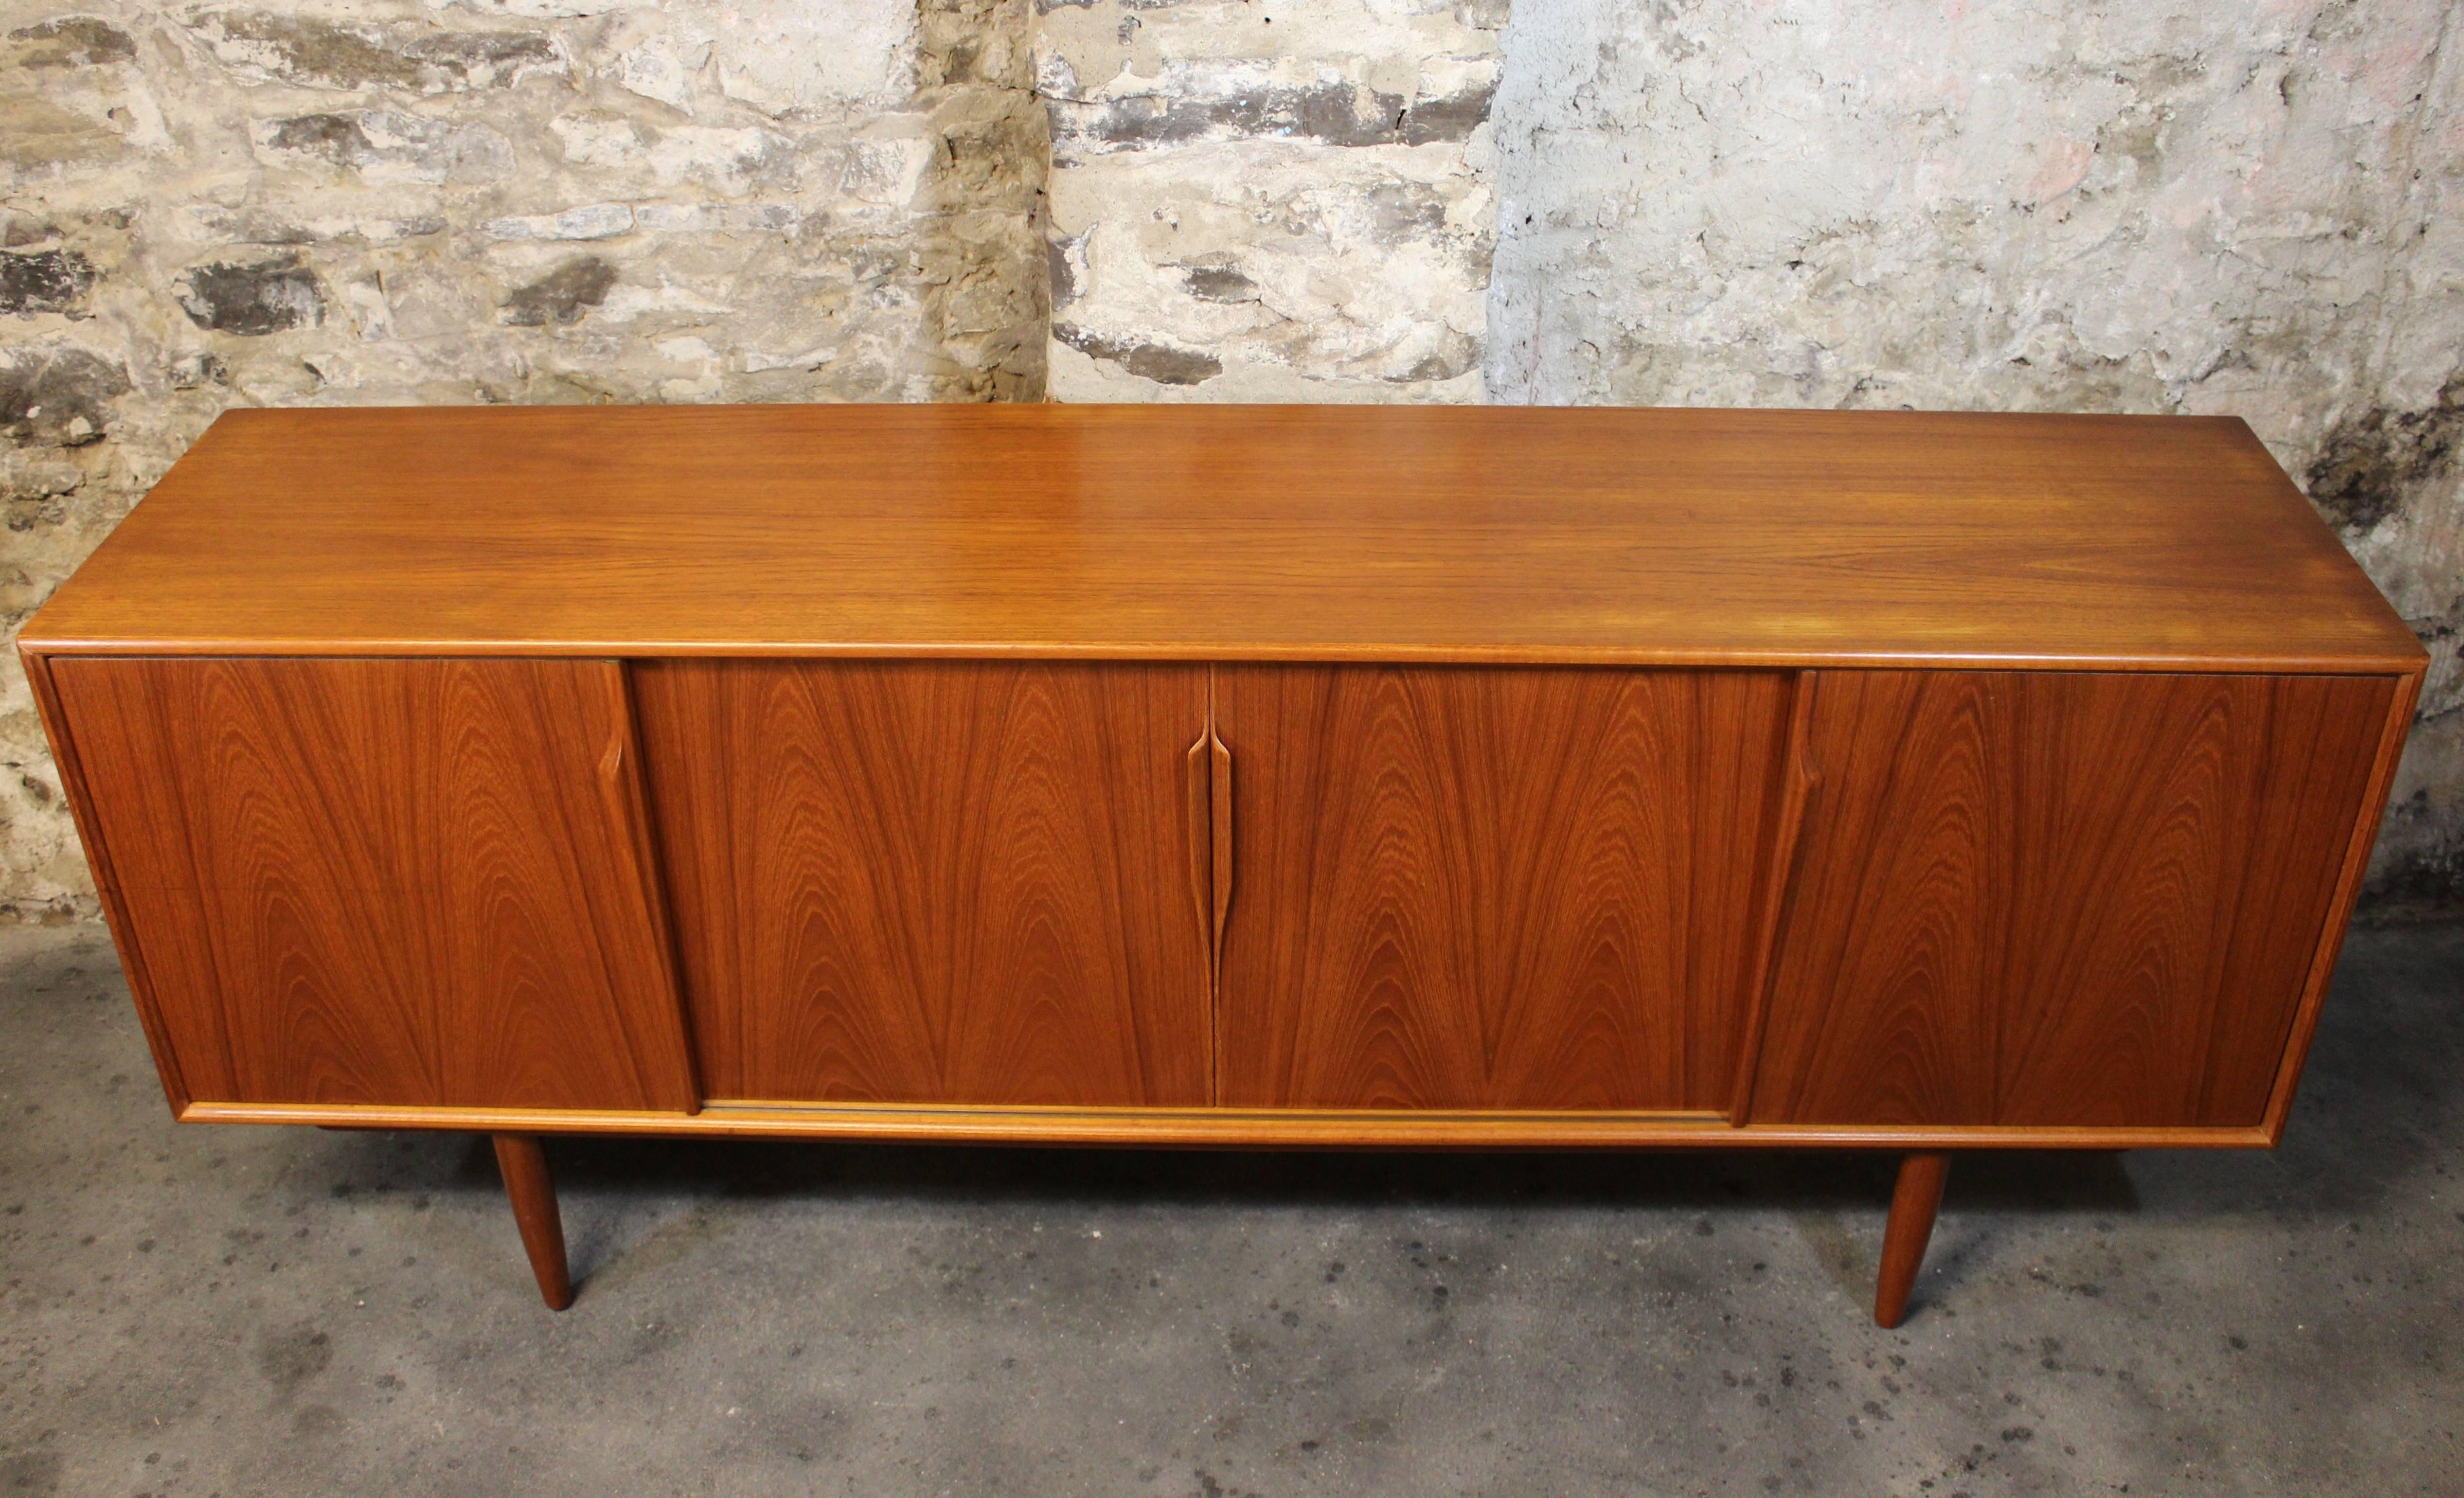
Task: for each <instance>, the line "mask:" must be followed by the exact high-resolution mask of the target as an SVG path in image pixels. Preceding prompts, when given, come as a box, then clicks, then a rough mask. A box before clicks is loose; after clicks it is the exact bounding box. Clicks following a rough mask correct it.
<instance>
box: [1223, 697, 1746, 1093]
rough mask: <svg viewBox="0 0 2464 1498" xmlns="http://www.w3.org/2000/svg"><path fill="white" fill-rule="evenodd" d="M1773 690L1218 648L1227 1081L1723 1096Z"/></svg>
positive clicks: (1740, 997)
mask: <svg viewBox="0 0 2464 1498" xmlns="http://www.w3.org/2000/svg"><path fill="white" fill-rule="evenodd" d="M1792 692H1793V678H1791V677H1789V676H1785V675H1780V674H1776V673H1771V672H1638V671H1592V670H1555V669H1548V670H1544V669H1528V668H1514V669H1495V670H1490V669H1471V668H1427V669H1418V668H1405V669H1396V668H1379V667H1337V668H1315V667H1282V666H1275V667H1234V668H1227V669H1223V670H1221V671H1220V672H1218V676H1217V686H1216V720H1217V730H1218V732H1219V733H1220V734H1221V737H1222V738H1223V739H1224V741H1225V742H1226V743H1227V744H1228V745H1229V746H1230V748H1231V752H1232V802H1233V807H1234V814H1233V817H1232V825H1233V828H1234V834H1233V835H1234V838H1235V843H1236V848H1235V863H1234V868H1235V877H1234V881H1233V893H1232V900H1231V907H1230V920H1229V926H1228V930H1227V933H1226V936H1225V940H1224V951H1223V968H1222V974H1221V984H1220V991H1221V1004H1220V1009H1221V1024H1222V1031H1223V1046H1222V1062H1221V1066H1222V1073H1221V1076H1222V1092H1223V1100H1224V1102H1226V1103H1227V1104H1235V1105H1244V1106H1261V1107H1264V1106H1292V1107H1326V1108H1568V1109H1573V1108H1592V1109H1666V1110H1719V1109H1725V1108H1726V1107H1727V1103H1728V1100H1729V1091H1730V1089H1731V1086H1732V1083H1733V1079H1734V1068H1735V1066H1736V1058H1737V1050H1736V1046H1737V1044H1738V1040H1739V1035H1740V1029H1741V1025H1742V1022H1743V1019H1744V1015H1745V1012H1746V1007H1745V997H1746V996H1745V988H1746V984H1747V981H1748V977H1749V970H1750V969H1751V967H1752V966H1753V956H1754V944H1755V939H1756V931H1755V926H1756V913H1757V912H1758V910H1759V909H1760V902H1758V901H1757V900H1756V899H1755V898H1754V893H1755V890H1756V887H1757V881H1758V866H1759V862H1760V860H1761V859H1763V858H1764V857H1765V856H1766V855H1767V853H1768V851H1769V850H1768V848H1767V847H1766V845H1767V844H1768V843H1770V842H1771V837H1770V835H1769V829H1770V827H1771V824H1772V821H1773V810H1774V806H1775V803H1776V793H1777V786H1778V769H1779V764H1780V755H1781V749H1782V739H1783V737H1784V729H1785V723H1786V719H1787V716H1788V710H1789V703H1790V699H1791V694H1792Z"/></svg>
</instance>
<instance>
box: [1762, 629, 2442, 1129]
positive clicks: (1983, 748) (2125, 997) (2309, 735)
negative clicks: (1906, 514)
mask: <svg viewBox="0 0 2464 1498" xmlns="http://www.w3.org/2000/svg"><path fill="white" fill-rule="evenodd" d="M2395 687H2396V682H2395V680H2394V679H2393V678H2390V677H2346V678H2331V677H2258V676H2242V677H2228V676H2162V675H2145V676H2125V675H2107V674H2081V673H2068V672H2038V673H2015V672H2014V673H2000V672H1964V673H1949V672H1939V673H1937V672H1826V673H1824V675H1823V677H1822V682H1821V690H1820V692H1819V694H1818V695H1817V696H1816V698H1815V713H1814V729H1813V754H1814V758H1815V761H1816V762H1817V763H1818V764H1819V765H1820V766H1821V767H1822V775H1823V784H1822V789H1821V793H1820V795H1819V796H1818V797H1817V798H1816V800H1815V804H1814V809H1813V812H1812V814H1811V816H1810V819H1809V825H1808V827H1807V829H1806V833H1805V842H1806V848H1807V853H1806V865H1805V868H1804V870H1802V872H1801V874H1800V876H1799V880H1798V884H1797V889H1796V895H1795V899H1794V901H1793V906H1792V909H1791V912H1790V914H1789V918H1788V926H1787V930H1786V932H1785V935H1784V936H1783V945H1782V952H1781V957H1780V967H1779V976H1778V979H1777V980H1776V983H1775V987H1774V993H1773V998H1772V1010H1771V1019H1770V1022H1769V1027H1768V1029H1767V1032H1766V1036H1765V1041H1764V1046H1763V1050H1762V1055H1761V1058H1760V1062H1759V1066H1758V1080H1757V1083H1756V1088H1755V1092H1754V1104H1753V1118H1754V1120H1755V1121H1756V1122H1793V1123H1849V1122H1856V1123H1865V1124H1876V1125H1884V1124H1947V1125H1949V1124H2004V1125H2039V1126H2058V1125H2093V1124H2132V1125H2147V1126H2155V1125H2217V1126H2246V1125H2256V1124H2258V1123H2259V1122H2260V1121H2261V1117H2262V1114H2263V1112H2264V1111H2265V1109H2266V1106H2267V1100H2268V1094H2269V1091H2270V1090H2271V1088H2272V1085H2273V1083H2274V1081H2275V1078H2276V1074H2277V1066H2278V1063H2279V1060H2280V1059H2281V1057H2282V1055H2283V1052H2284V1047H2285V1043H2286V1040H2287V1037H2288V1034H2289V1031H2290V1027H2291V1024H2292V1022H2293V1019H2294V1015H2295V1010H2296V1006H2297V1004H2298V1002H2299V997H2300V994H2301V992H2302V989H2303V985H2304V981H2305V980H2306V979H2307V977H2308V974H2309V968H2310V963H2311V959H2312V955H2313V953H2314V952H2315V951H2316V950H2317V948H2318V943H2319V940H2320V936H2321V928H2322V926H2323V925H2324V923H2325V921H2326V919H2327V915H2328V911H2329V905H2330V900H2331V896H2332V895H2333V893H2334V889H2335V885H2336V881H2337V877H2338V875H2339V873H2340V872H2341V869H2342V858H2343V849H2344V848H2345V845H2346V842H2347V840H2348V839H2349V838H2350V836H2351V835H2352V829H2353V826H2354V824H2355V822H2356V820H2357V818H2358V817H2359V816H2360V814H2361V811H2362V801H2363V795H2364V790H2365V783H2366V782H2367V780H2368V777H2369V773H2370V770H2371V767H2372V762H2373V760H2374V759H2375V758H2376V755H2377V752H2378V749H2379V744H2380V736H2381V730H2382V725H2383V724H2384V723H2385V722H2386V720H2387V709H2388V705H2389V701H2390V699H2391V697H2392V696H2393V694H2394V692H2395Z"/></svg>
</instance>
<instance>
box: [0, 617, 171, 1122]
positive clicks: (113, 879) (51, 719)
mask: <svg viewBox="0 0 2464 1498" xmlns="http://www.w3.org/2000/svg"><path fill="white" fill-rule="evenodd" d="M18 658H19V659H20V660H21V661H22V662H23V663H24V664H25V668H26V683H27V685H28V686H29V687H31V688H33V695H34V710H35V712H36V713H37V714H38V715H39V716H41V718H42V721H43V734H44V737H45V738H48V739H49V740H50V742H51V747H52V762H53V763H54V764H55V765H57V766H58V767H59V772H60V787H61V789H62V791H63V792H64V793H65V795H66V797H67V800H68V804H69V814H70V816H71V818H72V819H73V820H74V821H75V822H76V824H77V842H78V845H79V846H80V847H81V848H82V849H83V850H84V852H85V861H86V868H87V869H88V870H91V871H92V872H93V874H94V884H95V892H96V893H97V894H98V896H99V898H100V899H101V902H102V910H103V915H104V918H105V921H106V923H107V924H108V926H109V929H110V931H111V942H112V947H113V950H114V951H116V952H117V953H118V954H119V956H120V969H121V973H123V974H125V975H126V977H127V979H128V993H129V997H130V998H131V999H132V1000H134V1001H135V1002H136V1006H137V1022H138V1024H140V1025H141V1026H142V1027H143V1029H144V1031H145V1045H146V1048H147V1049H148V1050H150V1051H151V1052H152V1053H153V1056H154V1071H155V1075H156V1077H157V1079H158V1080H160V1081H161V1082H162V1084H163V1095H164V1099H165V1101H166V1102H168V1103H169V1104H170V1105H171V1115H172V1116H173V1117H175V1118H176V1117H178V1116H179V1115H180V1113H181V1112H182V1111H183V1110H185V1109H186V1108H187V1106H188V1105H189V1103H190V1102H191V1101H193V1100H194V1099H193V1094H192V1093H190V1091H189V1090H188V1083H187V1077H185V1076H184V1075H182V1074H181V1071H180V1057H179V1054H178V1052H176V1051H175V1050H173V1049H172V1046H171V1027H170V1022H169V1021H168V1020H167V1019H166V1018H165V1016H164V1013H163V1007H162V1005H161V1004H160V1003H158V1002H156V1001H155V997H154V995H155V991H156V987H155V983H154V981H153V979H152V978H151V976H150V975H149V974H148V973H147V971H146V967H145V954H144V952H143V949H141V948H140V947H139V946H138V945H137V942H136V940H135V939H134V937H133V936H132V934H131V928H130V925H129V921H130V916H129V914H128V906H127V902H126V901H124V900H122V899H121V897H120V881H119V878H118V876H117V875H116V874H115V872H114V871H113V869H112V861H111V848H109V846H108V845H106V844H105V843H104V842H103V840H102V824H101V822H100V820H99V818H98V817H97V816H96V814H95V804H94V789H93V787H92V785H90V784H89V783H88V782H87V780H86V776H85V761H84V759H83V757H82V756H80V755H79V754H78V753H77V736H76V735H75V734H74V733H72V732H70V730H69V719H68V710H67V709H66V708H65V707H63V706H62V705H61V703H60V694H59V687H58V683H57V682H55V680H54V679H53V675H52V661H51V658H50V657H49V656H46V655H43V654H41V653H40V652H38V651H34V650H21V651H20V652H19V656H18Z"/></svg>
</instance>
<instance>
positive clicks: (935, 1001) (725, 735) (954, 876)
mask: <svg viewBox="0 0 2464 1498" xmlns="http://www.w3.org/2000/svg"><path fill="white" fill-rule="evenodd" d="M636 686H637V690H638V692H639V694H640V699H641V706H642V722H643V734H644V739H645V743H646V745H647V746H648V752H649V778H650V786H651V798H652V803H653V804H654V805H655V806H656V808H657V821H658V825H659V827H660V831H661V834H662V841H663V844H664V847H665V849H666V858H667V862H668V868H669V881H670V888H671V892H672V896H673V899H674V901H675V910H676V921H677V934H678V949H679V953H680V956H681V958H682V965H683V968H684V973H685V989H686V993H687V995H688V996H689V999H690V1003H691V1008H692V1011H693V1024H694V1036H695V1040H696V1044H697V1046H698V1053H699V1055H700V1058H701V1061H702V1065H703V1070H704V1075H705V1077H706V1079H707V1080H708V1083H709V1089H710V1091H711V1093H712V1095H713V1096H717V1097H736V1098H751V1099H763V1100H778V1101H811V1102H824V1101H848V1102H915V1103H922V1102H935V1103H1053V1104H1084V1105H1096V1104H1123V1105H1128V1104H1203V1103H1205V1102H1207V1101H1208V1100H1209V1085H1208V1084H1209V1066H1208V1054H1209V1047H1210V1046H1211V1043H1212V1034H1211V1021H1210V1017H1209V1013H1208V993H1207V972H1206V959H1205V950H1206V945H1205V936H1204V932H1203V928H1202V927H1201V925H1200V922H1199V914H1198V909H1199V907H1198V898H1197V895H1196V892H1194V891H1193V889H1192V885H1191V869H1192V862H1193V861H1192V857H1191V839H1192V837H1193V836H1196V835H1199V834H1198V831H1197V829H1196V828H1194V827H1193V826H1192V818H1191V816H1190V800H1189V791H1188V786H1187V782H1186V775H1187V763H1186V752H1187V750H1188V749H1189V747H1190V745H1191V744H1193V743H1194V742H1196V741H1197V740H1198V739H1199V738H1200V737H1201V736H1202V735H1203V734H1204V732H1205V726H1206V671H1205V669H1204V668H1203V667H1162V666H1137V665H1117V666H1115V665H1054V664H1047V663H1024V664H1010V663H993V662H975V661H952V662H878V661H818V662H810V661H778V662H762V661H755V662H743V661H680V662H665V663H659V664H655V665H649V666H645V667H642V668H640V669H639V670H638V672H637V675H636Z"/></svg>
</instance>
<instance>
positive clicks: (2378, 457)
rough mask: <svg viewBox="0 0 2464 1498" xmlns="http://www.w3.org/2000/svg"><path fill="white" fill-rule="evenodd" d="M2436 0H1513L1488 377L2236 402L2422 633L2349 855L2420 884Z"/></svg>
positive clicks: (2438, 499) (2439, 487)
mask: <svg viewBox="0 0 2464 1498" xmlns="http://www.w3.org/2000/svg"><path fill="white" fill-rule="evenodd" d="M2453 14H2454V12H2453V8H2452V7H2450V6H2445V5H2441V4H2436V3H2433V0H2399V3H2392V4H2384V5H2374V6H2364V5H2360V4H2346V3H2318V0H2264V3H2240V4H2229V5H2216V4H2197V3H2191V0H2130V3H2126V4H2124V3H2108V0H2089V3H2078V0H2036V3H2021V4H2007V5H1990V6H1989V5H1982V4H1969V3H1965V0H1947V3H1945V0H1925V3H1918V0H1854V3H1851V0H1779V3H1775V4H1770V5H1757V6H1752V7H1743V6H1729V5H1719V4H1696V3H1687V0H1661V3H1654V4H1636V5H1612V4H1608V3H1605V0H1518V3H1517V4H1516V6H1515V8H1514V15H1513V20H1512V24H1511V26H1510V27H1509V28H1508V31H1507V42H1506V47H1505V58H1506V65H1505V72H1504V77H1503V80H1502V82H1501V85H1500V89H1499V93H1498V98H1497V102H1496V113H1495V119H1496V123H1495V125H1494V128H1495V129H1496V130H1497V132H1498V153H1499V165H1498V168H1497V183H1498V187H1497V190H1498V193H1499V196H1500V200H1501V210H1500V229H1499V240H1498V245H1497V268H1496V276H1495V279H1494V281H1493V283H1492V286H1491V288H1490V322H1491V328H1492V333H1491V339H1490V342H1489V344H1488V348H1487V353H1486V370H1487V376H1488V383H1489V393H1490V396H1491V398H1492V399H1495V400H1500V401H1507V402H1542V403H1571V402H1612V403H1619V404H1645V405H1736V406H1747V405H1752V406H1775V405H1782V406H1796V405H1804V406H1824V407H1916V408H1997V409H2044V410H2129V411H2160V412H2161V411H2181V412H2199V413H2222V414H2231V415H2237V416H2241V417H2244V418H2246V419H2247V420H2248V421H2249V422H2250V424H2251V425H2252V427H2253V428H2255V430H2257V432H2258V434H2259V435H2260V436H2261V437H2262V438H2263V439H2265V440H2266V442H2267V443H2268V444H2269V446H2270V447H2271V448H2272V449H2273V450H2274V451H2275V452H2276V454H2277V457H2278V458H2279V460H2281V461H2282V462H2283V463H2284V464H2285V466H2286V468H2287V469H2288V470H2289V471H2290V472H2291V473H2293V474H2295V475H2296V476H2297V477H2299V478H2300V479H2302V480H2303V481H2304V482H2305V484H2306V486H2307V488H2308V490H2309V492H2310V494H2311V496H2312V497H2313V499H2314V501H2315V502H2317V503H2318V505H2319V507H2320V509H2321V512H2322V513H2323V514H2325V515H2326V516H2327V517H2328V518H2329V519H2330V520H2331V521H2334V522H2336V523H2337V524H2338V526H2339V527H2340V530H2341V532H2342V534H2343V539H2344V540H2345V542H2346V543H2347V544H2348V545H2349V546H2350V547H2351V548H2352V550H2353V552H2354V554H2355V555H2356V556H2357V557H2359V558H2360V559H2361V561H2362V562H2363V564H2364V565H2365V567H2366V568H2368V570H2369V571H2370V574H2371V575H2372V577H2373V578H2375V579H2376V580H2377V582H2378V584H2379V585H2380V587H2381V588H2382V589H2384V590H2385V591H2386V592H2387V596H2388V597H2389V598H2390V599H2391V600H2392V601H2393V602H2394V603H2395V606H2396V607H2397V609H2398V611H2399V612H2401V613H2402V614H2403V615H2404V616H2405V618H2406V619H2407V620H2408V621H2409V623H2410V624H2411V625H2412V626H2413V628H2414V629H2415V630H2416V631H2417V632H2419V633H2420V635H2421V636H2422V638H2423V639H2424V641H2425V642H2426V643H2427V644H2428V645H2429V647H2430V649H2431V651H2432V654H2433V656H2434V658H2435V661H2436V665H2435V667H2434V669H2433V671H2432V672H2431V679H2430V682H2429V685H2428V689H2427V692H2426V694H2425V697H2424V700H2423V703H2422V708H2421V721H2420V723H2419V725H2418V726H2417V727H2416V729H2415V731H2414V734H2413V738H2412V741H2411V745H2410V749H2409V753H2408V754H2407V756H2406V759H2405V761H2404V764H2403V768H2402V771H2401V774H2400V778H2399V780H2398V782H2397V785H2396V790H2395V805H2394V809H2393V812H2392V814H2391V817H2390V822H2389V826H2388V828H2387V835H2386V837H2385V838H2384V840H2383V842H2382V846H2381V848H2380V852H2379V858H2378V862H2377V865H2376V868H2375V873H2374V880H2375V884H2376V887H2377V889H2378V891H2379V892H2381V894H2382V895H2383V896H2405V895H2417V896H2423V897H2436V896H2438V895H2439V894H2440V892H2442V891H2443V892H2446V893H2447V894H2448V895H2449V896H2450V897H2452V894H2453V890H2454V888H2455V883H2456V878H2457V872H2458V861H2459V839H2464V676H2459V673H2458V671H2457V668H2456V660H2455V650H2456V629H2457V627H2458V623H2459V606H2464V488H2460V487H2459V474H2458V472H2457V469H2456V465H2455V462H2454V451H2453V450H2454V446H2455V437H2456V434H2457V432H2458V430H2464V227H2459V217H2458V212H2457V209H2458V208H2459V207H2464V204H2459V202H2458V196H2459V194H2458V188H2459V187H2464V110H2460V109H2459V107H2458V106H2459V103H2464V100H2459V99H2458V90H2459V81H2458V71H2459V68H2464V61H2459V58H2458V50H2459V47H2464V37H2458V36H2456V35H2455V34H2453V32H2454V27H2455V23H2454V21H2453Z"/></svg>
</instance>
